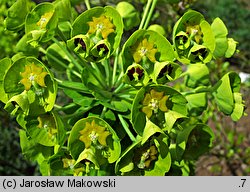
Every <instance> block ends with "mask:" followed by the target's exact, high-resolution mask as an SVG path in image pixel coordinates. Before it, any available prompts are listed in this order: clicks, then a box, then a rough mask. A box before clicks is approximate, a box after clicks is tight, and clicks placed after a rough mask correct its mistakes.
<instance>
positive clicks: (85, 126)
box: [68, 117, 121, 167]
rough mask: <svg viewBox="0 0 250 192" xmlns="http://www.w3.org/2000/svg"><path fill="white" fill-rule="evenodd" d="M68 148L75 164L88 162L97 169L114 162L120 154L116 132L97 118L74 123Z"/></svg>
mask: <svg viewBox="0 0 250 192" xmlns="http://www.w3.org/2000/svg"><path fill="white" fill-rule="evenodd" d="M68 147H69V150H70V153H71V155H72V157H73V159H75V160H76V161H77V162H79V161H82V160H89V161H91V162H92V163H94V164H96V166H98V167H99V166H100V165H102V164H104V163H113V162H115V161H116V160H117V159H118V158H119V156H120V152H121V146H120V141H119V138H118V136H117V135H116V132H115V131H114V130H113V129H112V128H111V127H110V125H109V124H108V123H107V122H105V121H104V120H103V119H100V118H97V117H88V118H83V119H80V120H79V121H77V122H76V123H75V125H74V126H73V128H72V130H71V133H70V136H69V142H68ZM88 154H92V155H88ZM90 156H91V159H89V158H90Z"/></svg>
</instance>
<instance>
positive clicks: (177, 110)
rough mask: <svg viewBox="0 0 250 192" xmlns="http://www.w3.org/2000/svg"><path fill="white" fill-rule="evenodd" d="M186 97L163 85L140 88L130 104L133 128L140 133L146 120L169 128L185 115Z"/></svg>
mask: <svg viewBox="0 0 250 192" xmlns="http://www.w3.org/2000/svg"><path fill="white" fill-rule="evenodd" d="M186 103H187V101H186V99H185V97H184V96H182V95H181V93H179V92H178V91H176V90H174V89H172V88H171V87H168V86H164V85H151V86H146V87H143V88H141V89H140V90H139V91H138V93H137V94H136V96H135V99H134V101H133V105H132V110H131V113H132V124H133V127H134V130H135V131H136V132H137V133H138V134H139V135H142V134H143V132H144V128H145V125H146V122H147V121H148V120H150V121H152V122H153V123H155V124H156V125H157V126H158V127H160V128H161V129H163V130H170V129H171V128H172V126H173V124H174V122H175V121H176V120H177V119H178V118H181V117H185V116H186V115H187V106H186Z"/></svg>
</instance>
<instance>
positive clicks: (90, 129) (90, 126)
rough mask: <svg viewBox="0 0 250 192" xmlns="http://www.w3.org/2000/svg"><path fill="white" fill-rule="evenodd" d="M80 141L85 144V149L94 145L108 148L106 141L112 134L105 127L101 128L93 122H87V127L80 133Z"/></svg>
mask: <svg viewBox="0 0 250 192" xmlns="http://www.w3.org/2000/svg"><path fill="white" fill-rule="evenodd" d="M80 135H81V136H80V137H79V140H81V141H82V142H83V143H84V144H85V148H89V147H90V146H91V145H92V144H94V145H97V146H98V145H99V144H100V145H101V146H102V147H105V146H107V143H106V139H107V137H108V136H109V135H110V132H109V131H107V130H106V128H105V127H103V126H100V125H98V124H96V123H95V121H94V120H93V121H92V122H91V123H89V122H86V125H85V127H84V128H83V129H82V130H81V131H80Z"/></svg>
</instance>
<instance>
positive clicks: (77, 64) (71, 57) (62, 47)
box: [52, 37, 83, 72]
mask: <svg viewBox="0 0 250 192" xmlns="http://www.w3.org/2000/svg"><path fill="white" fill-rule="evenodd" d="M52 40H53V41H54V42H55V43H56V44H57V45H58V46H59V47H60V48H61V49H62V50H63V52H64V53H65V54H66V55H67V57H68V58H69V59H70V60H71V61H72V63H73V64H74V65H75V66H76V67H77V68H78V69H79V71H80V72H81V71H82V69H83V68H82V66H81V65H80V64H79V63H78V62H77V60H76V59H75V58H74V57H73V56H72V55H71V53H70V52H69V51H68V50H67V48H65V47H64V46H63V45H62V44H61V43H60V42H59V41H58V40H57V39H56V38H55V37H52Z"/></svg>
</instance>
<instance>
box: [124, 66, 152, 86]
mask: <svg viewBox="0 0 250 192" xmlns="http://www.w3.org/2000/svg"><path fill="white" fill-rule="evenodd" d="M124 81H125V82H126V83H128V84H130V85H132V86H134V87H142V86H146V85H147V83H148V81H149V76H148V74H147V72H146V70H145V69H144V68H143V67H142V66H141V65H139V64H136V63H134V64H132V65H130V66H129V67H128V68H127V71H126V73H125V75H124Z"/></svg>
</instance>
